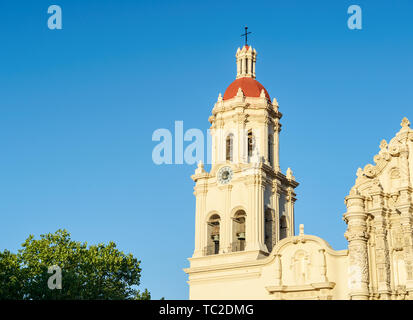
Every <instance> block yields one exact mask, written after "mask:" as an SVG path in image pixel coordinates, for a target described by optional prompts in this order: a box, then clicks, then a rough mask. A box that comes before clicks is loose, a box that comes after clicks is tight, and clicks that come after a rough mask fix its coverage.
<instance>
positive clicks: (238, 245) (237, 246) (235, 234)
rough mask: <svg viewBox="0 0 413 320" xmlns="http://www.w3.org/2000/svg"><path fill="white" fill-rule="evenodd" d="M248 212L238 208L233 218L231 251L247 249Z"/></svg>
mask: <svg viewBox="0 0 413 320" xmlns="http://www.w3.org/2000/svg"><path fill="white" fill-rule="evenodd" d="M246 217H247V214H246V213H245V211H244V210H238V211H237V212H236V213H235V215H234V217H233V218H232V243H231V251H232V252H236V251H244V250H245V239H246V238H245V221H246Z"/></svg>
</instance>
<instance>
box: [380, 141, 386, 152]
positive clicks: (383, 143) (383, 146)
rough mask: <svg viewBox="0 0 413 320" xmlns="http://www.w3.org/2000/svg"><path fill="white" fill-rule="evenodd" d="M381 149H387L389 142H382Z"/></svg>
mask: <svg viewBox="0 0 413 320" xmlns="http://www.w3.org/2000/svg"><path fill="white" fill-rule="evenodd" d="M380 149H381V150H385V149H387V141H386V140H385V139H383V140H381V143H380Z"/></svg>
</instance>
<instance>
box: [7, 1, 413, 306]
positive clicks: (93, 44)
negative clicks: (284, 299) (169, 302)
mask: <svg viewBox="0 0 413 320" xmlns="http://www.w3.org/2000/svg"><path fill="white" fill-rule="evenodd" d="M52 4H58V5H60V6H61V7H62V10H63V30H53V31H52V30H49V29H48V28H47V19H48V14H47V8H48V6H49V5H52ZM352 4H358V5H360V6H361V8H362V10H363V29H362V30H349V29H348V28H347V18H348V14H347V8H348V7H349V6H350V5H352ZM412 15H413V3H412V2H411V1H408V0H404V1H403V0H398V1H304V0H303V1H274V0H272V1H254V2H251V1H202V2H200V1H199V2H198V1H132V0H129V1H128V0H124V1H109V0H106V1H105V0H99V1H98V0H95V1H86V0H70V1H69V0H67V1H64V0H61V1H51V0H50V1H43V0H37V1H19V2H16V1H10V0H9V1H6V0H3V1H1V2H0V43H1V50H0V150H1V156H0V217H1V223H0V250H3V249H6V248H7V249H9V250H12V251H16V250H18V248H19V246H20V244H21V243H22V242H23V241H24V239H26V238H27V236H28V235H29V234H34V235H36V236H37V237H38V236H39V235H40V234H42V233H47V232H54V231H56V230H57V229H58V228H66V229H68V230H69V231H70V232H71V234H72V238H73V239H75V240H79V241H88V242H89V243H98V242H108V241H110V240H113V241H115V242H116V243H117V244H118V247H119V248H120V249H122V250H124V251H125V252H131V253H133V254H134V255H135V256H136V257H138V258H139V259H141V260H142V267H143V273H142V287H147V288H148V289H149V290H150V291H151V292H152V294H153V297H154V298H160V297H162V296H164V297H165V298H167V299H186V298H188V286H187V283H186V280H187V277H186V275H185V273H184V272H183V271H182V268H185V267H187V266H188V262H187V260H186V258H187V257H189V256H191V255H192V252H193V243H194V211H195V199H194V196H193V194H192V192H193V182H192V180H191V179H190V175H191V174H192V173H193V170H194V166H190V165H161V166H158V165H155V164H154V163H153V162H152V149H153V147H154V146H155V145H156V142H153V141H152V139H151V137H152V133H153V131H154V130H156V129H158V128H168V129H171V130H173V128H174V122H175V121H177V120H182V121H184V130H186V129H189V128H199V129H201V130H203V131H204V132H206V130H207V129H208V128H209V123H208V116H209V115H210V113H211V109H212V107H213V104H214V102H215V101H216V99H217V96H218V93H220V92H221V93H224V91H225V89H226V87H227V86H228V85H229V84H230V83H231V82H232V81H233V80H234V79H235V71H236V70H235V58H234V55H235V51H236V49H237V48H238V47H239V46H241V45H242V44H243V42H242V39H241V38H240V34H241V33H242V32H243V27H244V26H245V24H247V25H248V26H249V28H250V31H252V32H253V33H252V35H251V37H250V44H251V45H252V46H253V47H255V48H256V50H257V51H258V61H257V80H258V81H260V82H261V83H262V84H263V85H264V86H265V87H266V89H267V90H268V92H269V94H270V95H271V97H276V98H277V99H278V102H279V104H280V111H281V112H282V113H283V114H284V117H283V119H282V124H283V131H282V133H281V154H280V156H281V167H282V170H283V171H284V172H285V170H286V169H287V167H291V168H292V169H293V171H294V175H295V177H296V179H297V180H298V181H299V182H300V183H301V185H300V186H299V187H298V188H297V190H296V191H297V197H298V201H297V204H296V223H297V225H296V228H298V224H299V223H304V225H305V231H306V233H310V234H316V235H318V236H321V237H322V238H324V239H326V240H327V241H328V242H329V243H330V244H331V245H332V246H333V247H334V248H335V249H344V248H346V240H345V239H344V236H343V233H344V231H345V227H346V226H345V223H344V222H343V221H342V214H343V213H344V212H345V206H344V202H343V200H344V197H345V196H346V195H347V193H348V191H349V189H350V188H351V186H352V185H353V183H354V180H355V173H356V170H357V168H358V167H361V166H363V167H364V165H366V164H367V163H371V162H372V161H373V156H374V155H375V154H376V153H377V152H378V150H379V143H380V141H381V139H387V140H389V139H390V138H392V137H393V136H394V134H395V133H396V132H397V131H398V130H399V128H400V126H399V124H400V122H401V119H402V118H403V117H404V116H407V117H409V118H410V119H411V120H413V112H412V101H413V90H411V83H412V75H413V62H412V58H411V57H412V54H413V44H412V39H413V19H412Z"/></svg>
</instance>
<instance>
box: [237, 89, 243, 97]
mask: <svg viewBox="0 0 413 320" xmlns="http://www.w3.org/2000/svg"><path fill="white" fill-rule="evenodd" d="M237 97H244V92H243V91H242V89H241V88H238V91H237Z"/></svg>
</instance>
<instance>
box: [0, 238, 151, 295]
mask: <svg viewBox="0 0 413 320" xmlns="http://www.w3.org/2000/svg"><path fill="white" fill-rule="evenodd" d="M53 265H57V266H59V267H60V268H61V273H62V289H54V290H51V289H49V287H48V279H49V278H50V277H51V275H52V274H50V273H48V268H49V267H51V266H53ZM140 277H141V268H140V261H138V260H137V259H136V258H134V257H133V255H132V254H124V253H123V252H122V251H119V250H118V249H117V248H116V244H115V243H114V242H109V243H108V244H107V245H104V244H98V245H90V246H88V245H87V243H86V242H85V243H81V242H77V241H73V240H72V239H71V238H70V234H69V233H68V232H67V231H66V230H58V231H56V232H55V233H54V234H51V233H48V234H45V235H41V236H40V239H39V240H36V239H35V238H34V236H32V235H30V236H29V237H28V238H27V239H26V241H25V242H24V243H23V244H22V249H20V250H19V251H18V253H17V254H13V253H11V252H9V251H8V250H5V251H4V252H0V299H18V300H20V299H29V300H31V299H34V300H38V299H88V300H96V299H110V300H119V299H122V300H123V299H138V300H149V299H150V298H151V296H150V293H149V291H148V290H147V289H145V290H144V292H140V291H139V290H137V289H136V287H137V286H139V284H140Z"/></svg>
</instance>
